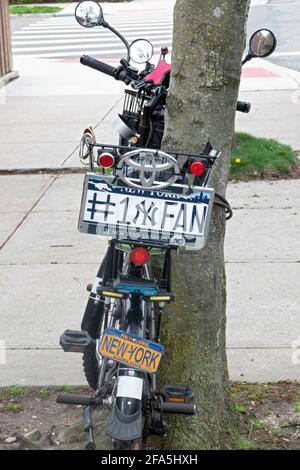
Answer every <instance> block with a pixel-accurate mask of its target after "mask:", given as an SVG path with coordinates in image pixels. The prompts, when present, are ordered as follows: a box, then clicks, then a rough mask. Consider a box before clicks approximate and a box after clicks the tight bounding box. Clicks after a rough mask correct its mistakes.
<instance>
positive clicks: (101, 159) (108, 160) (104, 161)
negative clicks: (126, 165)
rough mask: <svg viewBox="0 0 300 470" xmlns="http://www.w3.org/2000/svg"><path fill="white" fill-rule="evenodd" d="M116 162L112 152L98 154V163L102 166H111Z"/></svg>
mask: <svg viewBox="0 0 300 470" xmlns="http://www.w3.org/2000/svg"><path fill="white" fill-rule="evenodd" d="M114 163H115V157H114V156H113V155H112V154H111V153H101V155H99V156H98V160H97V164H98V166H102V168H111V167H112V166H113V165H114Z"/></svg>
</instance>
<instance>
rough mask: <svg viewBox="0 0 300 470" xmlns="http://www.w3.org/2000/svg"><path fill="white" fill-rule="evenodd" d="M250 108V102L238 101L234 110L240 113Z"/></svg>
mask: <svg viewBox="0 0 300 470" xmlns="http://www.w3.org/2000/svg"><path fill="white" fill-rule="evenodd" d="M250 109H251V103H248V101H238V102H237V105H236V110H237V111H239V112H240V113H249V112H250Z"/></svg>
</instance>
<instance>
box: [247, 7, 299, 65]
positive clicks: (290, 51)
mask: <svg viewBox="0 0 300 470" xmlns="http://www.w3.org/2000/svg"><path fill="white" fill-rule="evenodd" d="M299 23H300V0H270V1H269V2H268V4H267V5H265V6H259V7H254V8H251V10H250V15H249V21H248V27H247V30H248V33H249V35H250V34H251V32H253V31H255V30H256V29H259V28H263V27H265V28H268V29H271V30H272V31H274V33H275V35H276V37H277V40H278V45H277V49H276V51H275V52H274V54H273V55H272V56H271V57H270V59H269V60H270V61H271V62H273V63H275V64H277V65H280V66H282V67H288V68H291V69H294V70H298V71H300V28H299ZM296 53H297V55H296ZM281 54H282V55H281Z"/></svg>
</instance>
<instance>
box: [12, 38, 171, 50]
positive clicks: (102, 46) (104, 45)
mask: <svg viewBox="0 0 300 470" xmlns="http://www.w3.org/2000/svg"><path fill="white" fill-rule="evenodd" d="M156 36H158V37H159V38H160V39H169V40H171V39H172V36H171V35H169V34H168V35H153V36H152V37H156ZM94 41H95V42H96V44H90V42H91V39H86V40H82V39H81V40H77V41H71V43H73V42H79V43H80V44H81V43H83V42H87V43H88V44H86V45H85V46H84V47H87V48H88V47H90V48H94V47H97V48H98V49H99V48H100V49H107V48H113V47H114V46H115V47H117V48H119V47H120V40H106V41H101V43H99V40H97V39H94ZM66 42H67V41H58V43H59V44H64V45H63V46H49V47H48V46H46V47H44V46H42V47H40V46H38V44H37V43H36V42H33V43H31V44H36V47H15V48H14V47H13V52H34V51H41V52H43V51H63V50H67V49H78V44H74V45H72V44H71V45H70V44H68V45H67V46H66V45H65V44H66ZM41 43H44V44H49V42H47V41H42V42H39V44H41ZM52 43H53V42H52ZM107 43H108V44H107ZM151 43H152V44H162V41H161V40H160V41H151ZM124 47H125V46H124Z"/></svg>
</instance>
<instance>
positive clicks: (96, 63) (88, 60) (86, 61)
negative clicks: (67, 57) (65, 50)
mask: <svg viewBox="0 0 300 470" xmlns="http://www.w3.org/2000/svg"><path fill="white" fill-rule="evenodd" d="M80 63H81V64H82V65H86V66H87V67H91V68H92V69H95V70H98V72H102V73H105V74H106V75H109V76H110V77H114V76H115V72H116V69H115V68H114V67H112V66H111V65H108V64H105V63H104V62H100V60H97V59H94V58H93V57H91V56H89V55H83V56H81V58H80Z"/></svg>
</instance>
